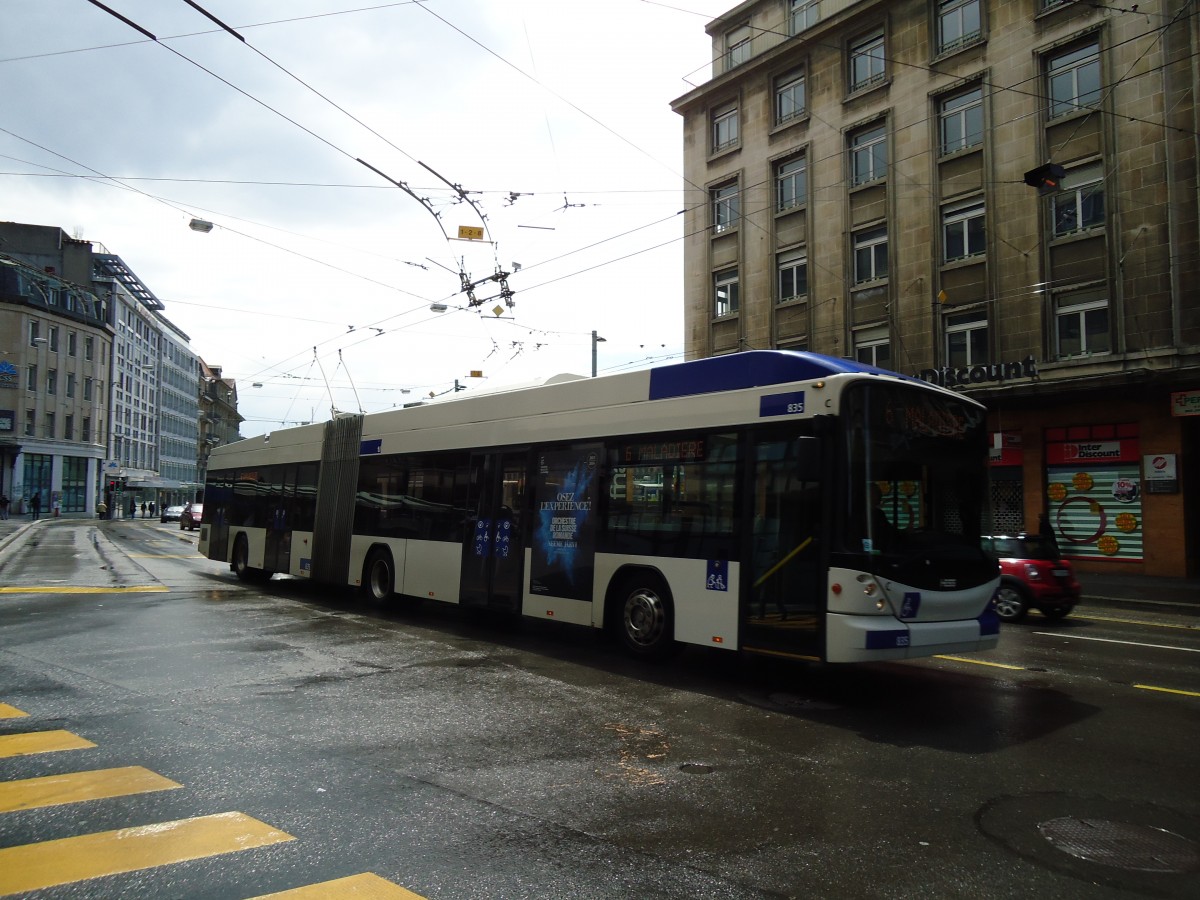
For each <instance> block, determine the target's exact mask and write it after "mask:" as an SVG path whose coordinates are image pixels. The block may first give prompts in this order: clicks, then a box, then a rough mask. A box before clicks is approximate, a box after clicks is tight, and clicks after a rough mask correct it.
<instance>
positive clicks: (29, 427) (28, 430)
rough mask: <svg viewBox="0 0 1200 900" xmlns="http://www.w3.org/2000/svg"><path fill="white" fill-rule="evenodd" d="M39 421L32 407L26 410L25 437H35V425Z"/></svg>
mask: <svg viewBox="0 0 1200 900" xmlns="http://www.w3.org/2000/svg"><path fill="white" fill-rule="evenodd" d="M36 422H37V413H36V412H35V411H34V410H32V409H27V410H25V437H34V433H33V432H34V427H35V423H36Z"/></svg>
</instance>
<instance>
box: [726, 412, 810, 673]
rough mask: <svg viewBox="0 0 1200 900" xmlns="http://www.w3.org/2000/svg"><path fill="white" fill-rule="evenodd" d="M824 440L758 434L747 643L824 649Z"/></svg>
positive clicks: (800, 651)
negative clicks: (822, 467) (822, 455)
mask: <svg viewBox="0 0 1200 900" xmlns="http://www.w3.org/2000/svg"><path fill="white" fill-rule="evenodd" d="M820 456H821V454H820V441H819V439H818V438H814V437H802V436H799V435H796V434H795V433H791V434H786V433H779V434H776V433H770V434H765V435H760V436H756V437H755V438H754V440H753V442H752V447H751V465H750V466H749V467H748V471H749V477H750V479H751V484H750V486H749V491H748V494H749V499H748V502H749V503H751V504H752V505H753V513H752V519H751V521H752V523H753V527H752V528H751V529H750V531H749V534H748V536H747V541H746V542H745V544H744V548H745V549H744V553H745V554H746V563H745V565H744V571H746V572H748V573H749V577H748V578H744V579H743V580H742V586H743V587H742V591H743V593H742V598H741V604H742V616H741V618H742V629H741V632H742V639H741V644H742V647H743V648H744V649H747V650H754V649H763V650H771V651H775V652H785V653H794V654H797V655H799V656H811V657H819V656H820V655H821V640H822V633H823V629H822V617H823V615H824V603H823V597H824V593H823V592H824V585H825V575H824V572H825V568H824V561H823V560H824V557H825V547H824V542H823V541H822V540H821V534H822V531H823V528H824V526H823V513H824V508H823V507H824V503H823V494H822V484H823V479H822V474H821V464H820V462H821V460H820Z"/></svg>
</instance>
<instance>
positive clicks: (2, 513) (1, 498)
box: [0, 494, 9, 521]
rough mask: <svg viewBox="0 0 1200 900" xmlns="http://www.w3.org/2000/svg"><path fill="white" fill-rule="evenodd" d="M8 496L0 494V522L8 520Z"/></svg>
mask: <svg viewBox="0 0 1200 900" xmlns="http://www.w3.org/2000/svg"><path fill="white" fill-rule="evenodd" d="M8 502H9V501H8V494H0V521H7V520H8Z"/></svg>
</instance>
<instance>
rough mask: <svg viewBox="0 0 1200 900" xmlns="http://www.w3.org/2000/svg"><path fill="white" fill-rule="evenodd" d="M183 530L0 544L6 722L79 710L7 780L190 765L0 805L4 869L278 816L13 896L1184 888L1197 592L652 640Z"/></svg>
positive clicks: (1125, 892)
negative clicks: (792, 646)
mask: <svg viewBox="0 0 1200 900" xmlns="http://www.w3.org/2000/svg"><path fill="white" fill-rule="evenodd" d="M194 543H195V540H194V535H190V536H188V535H181V534H180V532H179V531H178V530H177V526H174V525H159V524H158V523H157V522H154V521H152V520H151V521H141V520H138V521H134V522H112V523H103V524H102V525H100V526H99V527H97V523H88V522H61V523H60V522H56V523H53V524H52V525H51V526H47V527H42V528H38V529H34V530H32V531H31V532H29V533H28V537H27V539H26V540H22V541H20V542H18V543H17V544H15V545H14V546H11V547H10V548H9V549H8V550H7V551H6V552H5V553H4V554H3V555H2V556H0V741H3V739H4V738H5V737H6V736H14V735H22V734H29V733H33V732H41V731H51V730H64V731H67V732H70V733H71V734H73V735H77V736H79V737H81V738H84V739H86V741H88V742H91V743H92V744H94V746H92V747H87V748H82V749H72V750H62V751H58V752H43V753H27V754H23V755H12V756H4V755H3V744H2V743H0V802H2V800H3V793H2V791H3V788H4V785H5V784H13V783H17V782H24V780H26V779H32V778H37V777H44V776H50V775H60V774H63V773H74V772H78V771H83V770H100V769H108V768H115V767H125V766H141V767H144V768H145V769H147V770H150V771H151V772H153V773H157V774H158V775H161V776H165V777H166V778H168V779H171V780H172V781H173V782H174V783H176V784H178V785H180V787H179V788H177V789H172V790H158V791H152V792H147V793H140V794H134V795H128V796H120V797H109V798H103V799H91V800H86V801H83V802H74V803H64V804H61V805H53V806H47V805H39V806H36V807H24V808H18V809H14V810H11V811H0V893H3V892H4V890H5V884H6V882H5V878H6V871H5V866H6V863H8V864H9V869H8V871H9V872H11V871H13V868H12V865H13V864H17V865H22V866H28V865H29V864H28V862H27V860H28V859H29V857H28V856H26V855H24V854H26V853H28V852H30V851H29V850H28V848H30V847H33V846H38V845H45V844H46V842H50V841H55V840H65V839H69V838H73V837H77V836H81V835H91V834H96V833H103V832H107V831H113V830H118V829H125V828H132V827H136V826H148V825H155V824H157V823H163V822H177V821H182V820H191V819H195V818H198V817H204V816H220V815H222V814H226V813H229V812H231V811H237V812H241V813H243V814H245V815H246V816H250V817H253V819H254V820H257V821H258V822H261V823H265V824H266V825H268V826H270V828H272V829H277V830H278V832H280V833H284V834H285V835H286V836H288V837H290V838H292V839H291V840H280V841H279V842H276V843H271V844H268V845H264V846H259V847H247V848H246V849H242V850H239V851H237V852H227V853H222V854H221V855H207V856H205V855H201V856H198V857H197V858H194V859H189V860H186V861H178V862H170V863H166V864H154V865H151V866H149V867H148V868H144V869H141V870H139V871H136V872H129V873H125V874H116V875H108V876H104V877H99V878H84V879H81V880H75V881H72V882H70V883H66V884H62V885H60V886H55V887H47V888H44V889H41V890H38V891H36V892H34V893H32V894H31V896H38V897H54V898H58V897H87V898H110V897H156V898H160V897H181V898H182V897H188V898H193V897H194V898H209V897H211V898H235V897H252V896H258V895H262V894H267V893H271V892H277V891H285V890H289V889H293V888H298V887H301V886H304V885H323V884H327V883H328V882H330V881H331V880H333V879H339V878H346V877H351V876H356V875H361V874H363V873H374V875H376V876H378V877H379V878H380V879H384V880H386V882H390V884H391V885H394V886H401V887H403V888H405V889H407V890H408V891H411V892H413V893H414V894H416V895H418V896H423V897H428V898H433V900H443V898H475V897H478V898H496V897H505V898H509V897H513V898H516V897H529V898H548V897H563V898H590V897H595V898H613V897H631V898H632V897H636V898H656V897H661V898H700V897H714V898H717V897H719V898H739V897H889V898H892V897H895V898H901V897H905V898H907V897H923V898H925V897H939V898H940V897H964V898H966V897H970V898H984V897H1005V898H1007V897H1012V898H1017V897H1020V898H1027V897H1029V896H1031V895H1039V896H1047V897H1128V896H1146V897H1194V896H1200V787H1198V785H1200V778H1197V776H1196V774H1195V772H1196V768H1197V765H1198V762H1200V751H1198V750H1197V748H1198V747H1200V653H1198V652H1197V651H1200V640H1198V636H1200V631H1198V629H1197V627H1196V626H1197V624H1200V620H1198V619H1195V618H1188V617H1181V616H1173V615H1170V614H1163V613H1160V612H1145V613H1142V612H1137V613H1131V612H1128V611H1116V610H1099V609H1092V610H1084V609H1081V610H1079V615H1078V616H1077V617H1073V618H1070V619H1067V620H1066V621H1064V622H1061V623H1051V622H1049V621H1047V620H1044V619H1041V618H1040V617H1038V616H1036V615H1032V616H1031V617H1030V619H1029V620H1028V622H1026V623H1023V624H1021V625H1018V626H1006V627H1005V631H1004V634H1003V639H1002V642H1001V646H1000V648H999V649H998V650H996V651H994V652H991V653H988V654H983V655H980V656H978V657H973V658H966V657H964V658H962V659H933V660H928V661H922V662H916V663H904V664H895V665H892V664H889V665H878V666H860V667H842V668H839V667H827V668H797V667H793V666H786V665H777V664H768V663H762V662H756V661H753V660H737V659H736V658H733V657H731V656H729V655H727V654H726V655H720V654H719V653H718V651H713V650H704V651H700V650H691V649H689V650H686V651H684V652H683V653H681V654H680V655H679V656H678V657H677V658H676V659H674V660H672V661H671V662H669V663H667V664H666V665H661V666H646V665H643V664H639V663H635V662H632V661H629V660H627V659H625V658H624V657H623V656H622V655H621V653H620V651H619V650H618V648H617V647H616V646H615V645H613V644H610V643H608V642H606V641H604V640H603V639H602V638H600V637H599V636H597V635H594V634H592V633H590V632H586V631H582V630H578V629H573V628H568V627H562V626H554V625H551V624H548V623H540V622H539V623H534V622H526V623H520V624H517V625H515V626H514V625H512V624H511V623H508V624H506V623H500V622H494V621H488V620H486V619H481V618H478V617H473V616H469V615H465V614H464V613H463V611H460V610H457V609H453V608H449V607H438V606H423V607H421V608H418V609H415V610H413V609H407V610H404V609H400V610H397V609H379V608H374V607H371V606H369V605H367V604H365V603H363V601H362V600H360V599H359V598H358V597H357V596H356V595H354V594H352V593H349V592H345V591H336V590H330V589H328V588H317V587H314V586H312V585H309V584H305V583H300V582H295V581H288V580H280V579H275V580H274V581H272V582H270V583H269V584H266V585H259V586H249V587H247V586H244V585H242V584H240V583H238V582H237V581H236V580H234V579H233V577H232V575H231V574H230V573H229V572H228V570H227V568H226V567H224V566H221V565H219V564H217V563H213V562H210V561H208V560H204V559H201V558H197V557H196V556H195V554H194ZM5 705H7V706H8V707H10V708H11V709H15V710H17V711H19V712H23V713H26V714H27V715H26V716H23V717H15V716H9V717H7V718H6V717H3V709H4V708H5ZM0 809H2V806H0ZM46 846H50V847H53V848H60V847H61V848H62V849H61V851H59V854H60V856H62V857H65V856H67V855H69V854H71V853H73V852H74V850H73V848H74V847H75V846H76V845H75V844H71V843H65V844H61V845H46ZM10 877H11V876H10ZM51 877H52V876H51ZM335 895H336V894H335V893H334V892H332V891H327V892H326V893H324V894H319V896H335ZM396 896H400V895H399V894H397V895H396ZM409 896H411V895H409Z"/></svg>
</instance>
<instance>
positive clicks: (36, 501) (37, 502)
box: [29, 491, 42, 519]
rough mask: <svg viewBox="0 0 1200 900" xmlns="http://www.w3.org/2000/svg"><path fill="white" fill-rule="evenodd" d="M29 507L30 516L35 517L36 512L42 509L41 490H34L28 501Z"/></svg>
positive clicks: (36, 515)
mask: <svg viewBox="0 0 1200 900" xmlns="http://www.w3.org/2000/svg"><path fill="white" fill-rule="evenodd" d="M29 508H30V509H31V510H32V513H31V517H32V518H34V519H36V518H37V517H38V513H40V512H41V511H42V492H41V491H34V492H33V499H32V500H30V501H29Z"/></svg>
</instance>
